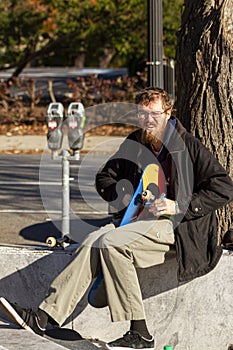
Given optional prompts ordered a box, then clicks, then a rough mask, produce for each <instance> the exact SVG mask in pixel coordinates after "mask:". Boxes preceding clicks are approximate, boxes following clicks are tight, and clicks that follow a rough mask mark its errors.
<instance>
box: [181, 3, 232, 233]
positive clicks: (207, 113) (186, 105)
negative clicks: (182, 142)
mask: <svg viewBox="0 0 233 350" xmlns="http://www.w3.org/2000/svg"><path fill="white" fill-rule="evenodd" d="M232 9H233V0H216V1H214V0H186V1H185V9H184V12H183V15H182V23H181V29H180V31H179V33H178V44H177V102H176V109H177V116H178V117H179V119H180V120H181V121H182V123H183V124H184V125H185V127H186V128H187V129H188V130H189V131H190V132H191V133H192V134H193V135H194V136H196V137H197V138H199V139H200V140H201V141H202V143H203V144H204V145H205V146H206V147H207V148H208V149H209V150H210V151H211V152H212V153H213V154H214V155H215V156H216V158H217V159H218V160H219V162H220V163H221V164H222V165H223V167H224V168H225V169H226V170H227V171H228V172H229V174H230V176H231V177H233V152H232V144H233V128H232V124H233V123H232V120H233V16H232ZM232 213H233V205H232V203H231V204H230V205H228V206H227V207H226V208H224V209H221V210H219V211H218V220H219V237H220V238H221V236H222V234H223V233H224V232H225V231H227V230H228V228H229V227H232V225H233V217H232Z"/></svg>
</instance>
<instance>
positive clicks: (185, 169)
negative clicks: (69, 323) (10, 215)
mask: <svg viewBox="0 0 233 350" xmlns="http://www.w3.org/2000/svg"><path fill="white" fill-rule="evenodd" d="M136 104H137V114H138V118H139V121H140V124H141V128H140V129H138V130H136V131H134V132H133V133H131V134H130V135H129V136H128V137H127V138H126V139H125V140H124V142H123V143H122V145H121V146H120V148H119V150H118V151H117V153H116V154H115V155H114V156H113V157H112V158H111V159H110V160H109V161H108V162H107V163H106V165H105V166H104V167H103V168H102V169H101V170H100V171H99V173H98V174H97V176H96V187H97V191H98V193H99V194H100V195H101V196H102V197H103V198H104V199H105V200H106V201H108V202H109V203H110V204H111V205H112V206H114V207H115V208H117V214H116V215H115V217H117V218H118V219H119V218H122V216H123V214H124V212H125V208H126V206H127V205H128V203H129V202H130V199H131V197H132V194H133V191H134V190H135V189H136V187H137V185H138V182H139V179H140V177H141V173H142V171H143V169H145V167H146V165H147V164H150V163H157V164H159V165H160V167H161V169H162V170H163V173H164V181H165V185H166V193H165V195H164V194H163V195H162V196H160V197H159V198H157V199H155V200H154V202H152V204H151V205H150V206H149V207H148V209H145V210H144V212H143V213H142V215H141V217H140V219H139V220H135V221H134V222H132V223H130V224H128V225H125V226H119V227H116V226H114V225H113V224H109V225H107V226H105V227H102V228H100V229H99V230H97V231H95V232H93V233H91V234H89V235H88V237H87V238H86V239H85V240H84V242H83V243H82V245H81V246H80V248H79V249H78V251H77V253H76V254H75V256H74V258H73V260H72V262H71V263H70V264H69V265H68V266H67V267H66V268H65V269H64V270H63V272H62V273H61V274H60V275H59V276H58V277H57V278H56V279H55V281H54V282H53V283H52V285H51V288H50V290H49V293H48V296H47V297H46V298H45V300H44V301H43V302H42V303H41V305H40V306H39V309H38V310H37V311H36V312H32V311H30V310H25V309H22V308H21V307H19V306H16V305H14V304H12V303H10V302H8V301H7V300H6V299H4V298H1V304H0V305H1V308H2V309H3V310H4V311H5V312H6V313H8V315H10V317H11V318H12V319H13V320H14V321H15V322H17V323H18V324H19V325H21V326H22V327H24V328H27V329H28V328H29V329H31V330H33V331H34V332H36V333H38V334H41V335H42V334H43V332H44V330H45V327H46V324H47V322H50V323H57V324H59V325H62V324H63V323H64V321H65V320H66V318H67V317H68V316H69V315H70V314H71V313H72V312H73V311H74V309H75V307H76V305H77V303H78V302H79V300H80V299H81V297H82V296H83V294H84V293H85V291H86V290H87V288H88V286H89V285H90V283H91V282H92V280H93V279H94V278H95V277H96V276H98V274H99V272H100V270H102V273H103V276H104V283H105V289H106V295H107V300H108V306H109V309H110V313H111V318H112V321H123V320H130V321H131V322H130V330H129V331H128V332H127V333H126V334H125V335H124V336H123V337H122V338H119V339H117V340H115V341H112V342H110V343H109V344H108V347H109V349H123V348H124V349H147V348H154V339H153V336H151V334H150V332H149V330H148V329H147V325H146V320H145V314H144V308H143V302H142V296H141V291H140V286H139V282H138V278H137V274H136V267H140V268H145V267H149V266H153V265H156V264H160V263H162V262H163V261H164V258H165V254H166V253H167V252H168V251H169V249H170V245H173V244H175V247H176V255H177V261H178V280H179V281H181V282H184V281H188V280H191V279H193V278H195V277H198V276H201V275H204V274H206V273H208V272H209V271H211V270H212V269H213V268H214V267H215V266H216V264H217V263H218V261H219V259H220V257H221V249H220V248H219V247H217V227H216V217H215V210H216V209H218V208H220V207H222V206H224V205H226V204H227V203H229V202H230V201H231V200H232V199H233V184H232V181H231V179H230V177H229V176H228V175H227V173H226V172H225V170H224V169H223V168H222V166H221V165H220V164H219V163H218V161H217V160H216V159H215V158H214V157H213V156H212V155H211V154H210V152H209V151H208V150H207V149H206V148H205V147H204V146H203V145H202V144H201V143H200V142H199V141H198V140H197V139H195V138H194V137H193V136H192V135H191V134H189V133H188V132H187V131H186V130H185V129H184V127H183V126H182V125H181V123H180V122H179V120H178V119H176V118H175V117H173V116H172V114H171V113H172V105H171V101H170V98H169V96H168V94H167V93H166V92H165V91H164V90H162V89H159V88H152V87H150V88H146V89H144V90H142V91H141V92H139V93H138V94H137V96H136ZM77 266H78V268H77Z"/></svg>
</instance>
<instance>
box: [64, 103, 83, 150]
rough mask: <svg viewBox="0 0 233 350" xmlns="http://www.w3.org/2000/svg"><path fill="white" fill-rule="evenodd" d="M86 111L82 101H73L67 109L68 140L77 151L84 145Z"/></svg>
mask: <svg viewBox="0 0 233 350" xmlns="http://www.w3.org/2000/svg"><path fill="white" fill-rule="evenodd" d="M84 124H85V111H84V107H83V104H82V103H81V102H72V103H71V104H70V105H69V107H68V111H67V126H68V140H69V146H70V148H71V149H72V150H73V151H74V152H75V151H78V150H80V149H82V147H83V142H84Z"/></svg>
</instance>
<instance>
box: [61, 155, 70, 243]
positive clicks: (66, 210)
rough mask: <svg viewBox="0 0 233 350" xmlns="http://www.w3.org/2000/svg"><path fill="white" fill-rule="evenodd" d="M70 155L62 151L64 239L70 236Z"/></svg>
mask: <svg viewBox="0 0 233 350" xmlns="http://www.w3.org/2000/svg"><path fill="white" fill-rule="evenodd" d="M69 157H70V153H69V151H68V150H63V151H62V237H64V236H69V234H70V163H69Z"/></svg>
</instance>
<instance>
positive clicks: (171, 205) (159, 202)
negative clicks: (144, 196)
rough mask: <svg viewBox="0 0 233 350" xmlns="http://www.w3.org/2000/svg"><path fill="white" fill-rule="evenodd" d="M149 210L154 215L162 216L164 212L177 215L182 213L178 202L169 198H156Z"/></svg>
mask: <svg viewBox="0 0 233 350" xmlns="http://www.w3.org/2000/svg"><path fill="white" fill-rule="evenodd" d="M148 210H149V212H150V213H152V214H153V215H154V216H161V215H164V214H167V215H175V214H178V213H180V211H179V208H178V204H177V202H176V201H173V200H171V199H167V198H159V199H156V200H155V201H154V202H152V203H151V205H150V207H149V208H148Z"/></svg>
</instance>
